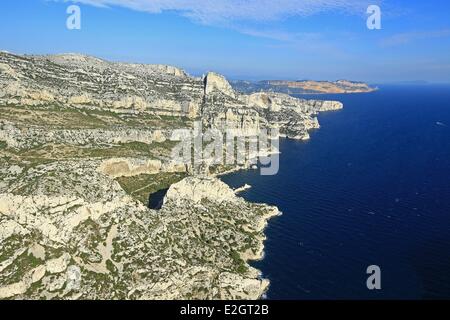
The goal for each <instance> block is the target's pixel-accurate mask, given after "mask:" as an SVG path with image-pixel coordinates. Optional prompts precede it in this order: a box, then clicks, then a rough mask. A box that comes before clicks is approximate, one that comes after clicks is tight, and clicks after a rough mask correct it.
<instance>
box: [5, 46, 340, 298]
mask: <svg viewBox="0 0 450 320" xmlns="http://www.w3.org/2000/svg"><path fill="white" fill-rule="evenodd" d="M342 107H343V106H342V104H341V103H339V102H335V101H317V100H303V99H296V98H293V97H290V96H288V95H286V94H278V93H273V92H267V93H264V92H260V93H256V94H251V95H245V94H240V93H238V92H236V91H235V90H234V89H233V88H232V87H231V85H230V84H229V83H228V81H227V80H226V79H225V78H224V77H223V76H221V75H218V74H216V73H208V74H207V75H205V76H204V77H202V78H195V77H191V76H189V75H188V74H187V73H185V72H184V71H182V70H180V69H178V68H175V67H170V66H160V65H136V64H123V63H115V62H107V61H104V60H101V59H98V58H94V57H88V56H84V55H74V54H70V55H57V56H20V55H14V54H9V53H4V52H1V53H0V248H1V249H0V298H1V299H258V298H260V297H261V296H262V295H263V294H264V292H265V291H266V290H267V288H268V285H269V281H268V280H267V279H261V276H260V272H259V271H258V270H256V269H255V268H252V267H251V266H250V265H249V264H248V262H249V261H250V260H255V259H261V258H262V256H263V250H264V249H263V248H264V240H265V235H264V229H265V227H266V226H267V223H268V220H269V219H270V218H272V217H274V216H277V215H279V211H278V209H277V208H275V207H272V206H268V205H265V204H255V203H249V202H246V201H245V200H244V199H243V198H241V197H238V196H237V195H236V192H235V191H236V190H232V189H231V188H230V187H228V186H227V185H226V184H225V183H223V182H222V181H220V180H219V179H218V178H217V176H218V175H220V174H224V173H226V172H230V170H242V169H246V168H251V167H252V162H251V161H250V160H252V159H250V158H247V159H246V162H245V163H244V164H240V165H238V164H236V165H232V166H230V165H228V166H227V165H214V164H213V163H211V162H210V161H209V160H210V159H205V161H204V163H202V169H201V170H200V168H199V167H196V166H195V165H194V164H192V165H188V164H179V163H176V162H173V161H172V158H171V151H172V149H173V147H174V145H175V144H174V143H175V142H174V141H172V140H171V135H172V133H173V132H174V130H179V129H185V130H192V128H193V127H194V123H195V122H201V123H202V125H203V127H204V128H205V130H207V129H217V130H224V129H226V128H230V127H231V128H233V129H235V132H236V133H237V134H238V136H242V137H248V136H251V135H255V134H258V133H259V132H260V131H261V130H262V129H272V128H276V129H278V130H279V132H280V136H283V137H289V138H294V139H308V138H309V134H308V132H309V131H310V130H312V129H316V128H319V127H320V125H319V123H318V121H317V114H318V113H319V112H323V111H329V110H338V109H341V108H342ZM268 151H270V150H260V153H261V154H267V152H268ZM254 156H257V155H252V157H254ZM165 189H168V191H167V194H166V196H165V198H164V201H163V205H162V207H161V209H159V210H153V209H150V208H149V207H148V201H149V195H150V194H152V193H154V192H156V191H159V190H165Z"/></svg>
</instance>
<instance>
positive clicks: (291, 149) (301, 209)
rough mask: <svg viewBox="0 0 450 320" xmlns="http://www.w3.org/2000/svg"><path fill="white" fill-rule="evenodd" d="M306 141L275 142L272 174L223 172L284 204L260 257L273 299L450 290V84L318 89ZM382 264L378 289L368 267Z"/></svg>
mask: <svg viewBox="0 0 450 320" xmlns="http://www.w3.org/2000/svg"><path fill="white" fill-rule="evenodd" d="M307 97H308V98H311V99H313V98H318V99H334V100H339V101H341V102H343V103H344V105H345V108H344V110H341V111H334V112H328V113H322V114H321V115H320V116H319V121H320V123H321V125H322V128H321V129H319V130H316V131H314V132H312V134H311V140H310V141H307V142H301V141H293V140H286V139H284V140H282V141H281V142H280V147H281V152H282V154H281V156H280V170H279V173H278V174H277V175H274V176H261V175H259V171H257V170H250V171H241V172H237V173H234V174H231V175H228V176H224V177H222V179H223V181H225V182H226V183H228V184H229V185H231V186H233V187H238V186H241V185H243V184H245V183H248V184H250V185H251V186H252V188H251V189H249V190H248V191H246V192H244V193H242V194H241V195H242V196H243V197H244V198H245V199H247V200H249V201H253V202H265V203H269V204H273V205H276V206H278V208H279V209H280V210H281V211H282V212H283V215H282V216H281V217H277V218H274V219H272V220H270V221H269V225H268V228H267V229H266V235H267V237H268V239H267V241H266V242H265V257H264V259H263V260H262V261H258V262H253V263H252V264H253V265H254V266H255V267H257V268H258V269H260V270H262V272H263V276H264V277H265V278H268V279H270V281H271V285H270V289H269V291H268V293H267V298H269V299H431V298H438V299H442V298H450V86H437V85H436V86H434V85H428V86H427V85H423V86H381V88H380V90H379V91H377V92H373V93H367V94H350V95H325V96H324V95H320V96H307ZM369 265H378V266H379V267H380V268H381V290H372V291H370V290H368V289H367V286H366V280H367V277H368V275H367V274H366V269H367V267H368V266H369Z"/></svg>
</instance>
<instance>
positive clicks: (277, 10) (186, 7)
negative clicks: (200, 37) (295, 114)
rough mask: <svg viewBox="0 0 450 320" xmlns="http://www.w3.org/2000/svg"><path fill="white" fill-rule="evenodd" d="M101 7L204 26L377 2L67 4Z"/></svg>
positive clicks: (86, 0) (360, 8) (106, 0)
mask: <svg viewBox="0 0 450 320" xmlns="http://www.w3.org/2000/svg"><path fill="white" fill-rule="evenodd" d="M64 1H69V2H76V3H83V4H88V5H95V6H101V7H109V6H121V7H125V8H129V9H132V10H137V11H144V12H149V13H161V12H163V11H175V12H179V13H180V14H182V15H184V16H186V17H188V18H190V19H192V20H195V21H197V22H201V23H204V24H228V23H232V22H236V21H247V22H268V21H275V20H280V19H285V18H289V17H294V16H309V15H314V14H317V13H321V12H330V11H337V12H340V13H350V14H364V13H365V10H366V9H367V6H368V5H369V4H371V3H372V4H373V3H374V2H379V1H378V0H371V1H369V0H64Z"/></svg>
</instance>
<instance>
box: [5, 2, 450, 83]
mask: <svg viewBox="0 0 450 320" xmlns="http://www.w3.org/2000/svg"><path fill="white" fill-rule="evenodd" d="M75 2H76V3H77V5H79V6H80V8H81V30H68V29H67V28H66V19H67V17H68V14H66V9H67V7H68V6H69V5H71V4H74V3H75ZM370 4H377V5H379V6H380V7H381V10H382V29H381V30H369V29H368V28H367V27H366V19H367V17H368V15H367V14H366V9H367V7H368V5H370ZM0 10H1V12H2V15H1V18H0V50H7V51H10V52H15V53H27V54H47V53H64V52H78V53H85V54H90V55H95V56H99V57H102V58H105V59H109V60H114V61H128V62H142V63H162V64H171V65H176V66H179V67H181V68H184V69H186V70H187V71H188V72H190V73H192V74H195V75H199V74H202V73H204V72H206V71H210V70H213V71H217V72H220V73H223V74H225V75H226V76H227V77H229V78H232V79H252V80H257V79H292V80H295V79H316V80H336V79H350V80H361V81H368V82H378V83H380V82H391V81H413V80H428V81H432V82H450V1H445V0H435V1H433V0H431V1H420V0H410V1H406V0H367V1H366V0H278V1H275V0H248V1H243V0H214V1H213V0H203V1H202V0H123V1H120V0H82V1H64V0H2V1H1V2H0Z"/></svg>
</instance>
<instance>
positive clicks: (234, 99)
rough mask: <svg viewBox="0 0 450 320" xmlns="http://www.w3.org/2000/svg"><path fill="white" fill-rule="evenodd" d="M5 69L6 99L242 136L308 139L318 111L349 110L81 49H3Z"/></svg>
mask: <svg viewBox="0 0 450 320" xmlns="http://www.w3.org/2000/svg"><path fill="white" fill-rule="evenodd" d="M0 70H1V71H2V72H1V74H0V103H2V104H6V105H48V104H51V105H61V106H73V107H76V108H79V109H94V110H96V109H97V110H111V111H113V112H119V113H131V114H139V113H150V114H155V115H159V116H184V117H189V118H192V119H194V118H201V119H202V120H203V122H204V124H205V126H206V127H217V128H220V129H225V128H236V129H241V130H242V134H254V133H255V132H257V131H258V130H259V129H261V128H264V127H279V128H280V131H281V133H282V135H284V136H288V137H291V138H297V139H304V138H307V136H308V132H307V131H308V130H310V129H312V128H316V127H317V125H316V123H317V121H316V120H315V119H314V117H315V114H317V113H318V112H320V111H328V110H336V109H339V108H342V104H340V103H338V102H332V101H328V102H326V101H313V100H302V99H296V98H293V97H291V96H288V95H286V94H278V93H255V94H251V95H243V94H239V93H237V92H235V91H234V90H233V88H232V86H231V85H230V83H229V82H228V81H227V80H226V79H225V78H224V77H223V76H221V75H219V74H216V73H214V72H210V73H208V74H207V75H206V76H204V77H203V78H202V79H200V78H193V77H190V76H189V75H187V74H186V73H185V72H184V71H182V70H180V69H178V68H175V67H170V66H162V65H138V64H126V63H113V62H107V61H104V60H101V59H98V58H94V57H89V56H83V55H75V54H68V55H56V56H17V55H12V54H7V53H0Z"/></svg>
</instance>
